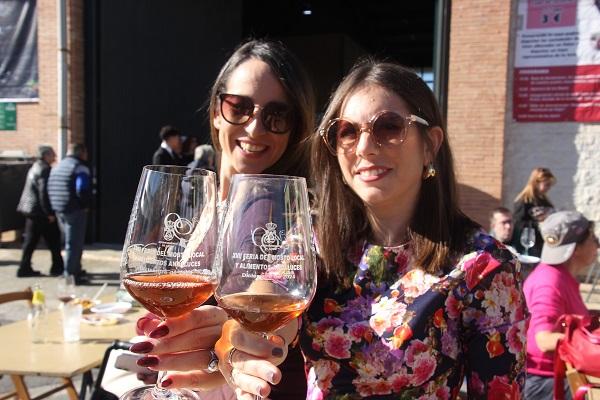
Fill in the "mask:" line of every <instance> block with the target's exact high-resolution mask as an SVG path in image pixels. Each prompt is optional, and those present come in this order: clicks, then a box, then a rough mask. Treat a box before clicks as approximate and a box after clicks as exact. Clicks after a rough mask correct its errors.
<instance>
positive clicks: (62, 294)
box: [56, 274, 76, 304]
mask: <svg viewBox="0 0 600 400" xmlns="http://www.w3.org/2000/svg"><path fill="white" fill-rule="evenodd" d="M57 279H58V281H57V282H56V297H58V300H60V302H61V303H63V304H65V303H68V302H69V301H71V300H73V299H74V298H75V297H76V289H75V277H74V276H73V275H67V274H65V275H62V276H59V277H58V278H57Z"/></svg>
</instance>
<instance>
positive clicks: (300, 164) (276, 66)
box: [208, 39, 315, 176]
mask: <svg viewBox="0 0 600 400" xmlns="http://www.w3.org/2000/svg"><path fill="white" fill-rule="evenodd" d="M252 58H254V59H257V60H260V61H262V62H264V63H265V64H267V65H268V66H269V67H270V68H271V71H272V72H273V75H275V77H276V78H277V79H278V81H279V83H280V84H281V86H282V87H283V90H284V91H285V93H286V95H287V97H288V100H289V101H290V103H291V105H292V110H293V115H294V116H295V119H294V125H293V128H292V131H291V132H290V139H289V141H288V145H287V147H286V149H285V152H284V153H283V154H282V156H281V157H280V158H279V160H278V161H277V162H276V163H275V164H274V165H272V166H271V167H269V168H267V170H265V171H263V172H264V173H271V174H287V175H300V176H306V169H307V164H308V163H307V160H306V158H307V157H306V150H307V149H306V139H307V138H308V137H309V136H310V134H311V133H312V132H313V130H314V126H315V99H314V92H313V89H312V85H311V83H310V80H309V79H308V75H307V74H306V72H305V70H304V68H303V67H302V65H301V64H300V62H299V61H298V59H297V58H296V57H295V56H294V55H293V54H292V53H291V52H290V51H289V50H288V49H287V48H286V47H285V46H284V45H283V44H282V43H280V42H272V41H266V40H261V39H256V40H250V41H248V42H245V43H243V44H242V45H240V46H239V47H238V48H237V49H236V50H235V51H234V53H233V54H232V55H231V57H229V59H228V60H227V62H226V63H225V65H223V67H222V68H221V71H220V72H219V75H218V76H217V79H216V80H215V83H214V84H213V87H212V89H211V92H210V103H209V107H208V116H209V118H208V119H209V121H210V134H211V138H212V141H213V144H214V146H215V149H216V150H217V151H218V152H220V151H221V144H220V143H219V131H218V130H217V129H216V128H215V126H214V124H213V116H214V115H215V113H216V112H219V111H218V107H219V105H218V96H219V94H220V93H222V92H223V91H225V88H226V86H227V81H228V80H229V78H230V77H231V74H232V73H233V71H234V70H235V69H236V68H237V67H239V66H240V65H241V64H242V63H244V62H245V61H247V60H249V59H252Z"/></svg>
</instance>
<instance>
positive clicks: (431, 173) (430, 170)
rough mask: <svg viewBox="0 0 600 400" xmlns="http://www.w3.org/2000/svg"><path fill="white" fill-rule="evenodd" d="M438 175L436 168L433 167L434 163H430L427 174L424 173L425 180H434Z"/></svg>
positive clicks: (426, 170)
mask: <svg viewBox="0 0 600 400" xmlns="http://www.w3.org/2000/svg"><path fill="white" fill-rule="evenodd" d="M436 174H437V171H436V170H435V167H434V166H433V162H430V163H429V165H428V166H427V168H426V169H425V172H424V173H423V180H427V179H429V178H434V177H435V175H436Z"/></svg>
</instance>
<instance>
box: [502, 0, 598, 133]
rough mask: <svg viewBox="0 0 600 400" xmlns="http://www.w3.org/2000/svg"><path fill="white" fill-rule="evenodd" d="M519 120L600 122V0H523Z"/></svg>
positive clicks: (515, 101) (517, 64) (516, 79)
mask: <svg viewBox="0 0 600 400" xmlns="http://www.w3.org/2000/svg"><path fill="white" fill-rule="evenodd" d="M517 23H518V28H517V35H516V46H515V68H514V86H513V89H514V90H513V117H514V118H515V120H517V121H520V122H559V121H578V122H598V121H600V0H519V19H518V22H517Z"/></svg>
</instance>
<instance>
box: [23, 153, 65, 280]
mask: <svg viewBox="0 0 600 400" xmlns="http://www.w3.org/2000/svg"><path fill="white" fill-rule="evenodd" d="M38 153H39V156H40V159H39V160H37V161H36V162H35V163H34V164H33V165H32V166H31V168H30V169H29V171H28V172H27V180H26V181H25V187H24V188H23V193H22V194H21V200H20V201H19V205H18V206H17V211H19V212H20V213H21V214H23V215H24V216H25V232H24V236H25V240H24V242H23V254H22V256H21V263H20V264H19V269H18V270H17V276H18V277H19V278H22V277H27V276H40V275H41V273H40V272H39V271H36V270H34V269H33V268H32V267H31V256H32V255H33V251H34V250H35V248H36V247H37V244H38V242H39V240H40V236H43V237H44V240H45V241H46V245H47V246H48V248H49V249H50V251H51V252H52V266H51V267H50V275H53V276H57V275H60V274H62V273H63V270H64V265H63V259H62V256H61V255H60V231H59V229H58V223H57V222H56V216H55V215H54V211H53V210H52V208H51V206H50V200H49V199H48V186H47V185H48V177H49V176H50V164H52V163H54V161H56V153H54V150H53V149H52V147H50V146H40V147H39V148H38Z"/></svg>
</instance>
